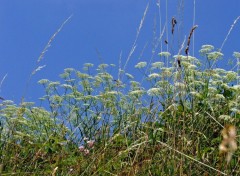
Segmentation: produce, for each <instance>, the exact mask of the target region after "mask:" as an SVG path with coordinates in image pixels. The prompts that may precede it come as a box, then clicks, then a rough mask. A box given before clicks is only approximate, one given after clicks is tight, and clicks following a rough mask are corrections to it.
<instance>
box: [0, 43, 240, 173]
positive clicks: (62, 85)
mask: <svg viewBox="0 0 240 176" xmlns="http://www.w3.org/2000/svg"><path fill="white" fill-rule="evenodd" d="M213 49H214V48H213V46H211V45H204V46H203V47H202V49H201V50H200V53H201V54H202V55H203V57H204V58H205V59H206V61H203V62H202V63H206V64H202V63H201V61H200V60H198V59H197V58H195V57H192V56H183V55H176V56H173V57H171V56H170V55H169V54H167V55H166V53H167V52H162V53H160V54H159V56H160V57H169V59H170V60H171V61H170V62H171V67H166V66H165V65H166V63H164V62H155V63H150V64H149V67H150V69H148V67H146V66H147V62H140V63H138V64H136V66H135V68H136V69H138V70H139V71H140V72H142V73H145V74H147V75H146V76H145V77H144V79H143V82H138V81H136V80H137V78H136V79H134V76H133V75H131V74H129V73H124V72H123V71H122V74H125V76H124V77H121V78H122V79H121V80H120V79H114V76H113V75H112V74H110V73H109V72H108V70H110V69H109V68H111V67H114V65H107V64H101V65H99V66H98V67H97V69H96V71H94V69H93V64H90V63H87V64H85V65H84V69H83V71H78V70H75V69H73V68H66V69H65V70H64V72H63V73H62V74H61V75H60V77H61V82H52V81H49V80H47V79H43V80H40V81H39V83H40V84H41V85H42V86H43V87H44V89H45V95H44V96H43V97H42V98H40V100H41V101H42V102H43V103H44V102H46V103H48V106H45V107H47V109H46V108H45V109H44V108H43V107H34V103H31V102H23V103H21V104H20V105H19V106H18V105H15V104H14V103H13V102H12V101H9V100H6V101H3V102H2V103H1V104H0V146H1V148H0V173H1V174H2V175H11V174H17V175H50V174H52V175H184V174H185V175H199V174H204V175H217V174H230V175H239V174H240V168H239V166H238V158H239V157H238V156H239V150H237V151H236V152H235V153H234V154H233V157H232V158H231V161H225V158H224V156H223V155H220V154H219V145H220V143H221V141H222V138H221V130H222V129H223V128H224V126H225V125H228V124H231V125H234V126H235V127H238V126H239V117H240V115H239V113H240V106H239V101H240V98H239V97H240V96H239V95H240V86H239V85H238V84H237V82H238V79H239V76H238V74H237V72H234V71H226V70H224V69H220V68H217V67H216V65H215V63H216V61H217V60H218V59H220V58H221V57H223V54H222V53H220V52H218V51H212V50H213ZM164 53H165V54H164ZM235 55H236V53H235ZM160 59H161V58H160ZM177 60H178V61H180V62H181V67H179V65H178V64H177ZM237 140H238V139H237Z"/></svg>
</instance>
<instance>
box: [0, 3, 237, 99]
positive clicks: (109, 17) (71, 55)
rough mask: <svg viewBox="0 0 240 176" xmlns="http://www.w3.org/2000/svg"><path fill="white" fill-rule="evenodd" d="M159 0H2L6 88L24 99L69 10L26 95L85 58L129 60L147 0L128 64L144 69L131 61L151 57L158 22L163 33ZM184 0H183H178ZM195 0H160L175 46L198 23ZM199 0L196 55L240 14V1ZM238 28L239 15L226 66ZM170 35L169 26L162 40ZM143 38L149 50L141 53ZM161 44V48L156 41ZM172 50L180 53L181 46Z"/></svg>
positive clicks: (1, 70)
mask: <svg viewBox="0 0 240 176" xmlns="http://www.w3.org/2000/svg"><path fill="white" fill-rule="evenodd" d="M157 2H159V0H151V1H148V0H121V1H120V0H21V1H20V0H11V1H10V0H0V62H1V65H0V79H1V80H2V78H3V77H4V75H6V74H7V77H6V79H5V80H4V82H3V84H2V87H1V92H0V96H2V97H4V98H5V99H11V100H14V101H15V102H20V99H21V97H22V96H23V93H24V90H25V88H26V83H27V81H28V78H29V75H30V74H31V72H32V70H33V69H34V68H36V61H37V59H38V57H39V55H40V53H41V52H42V50H43V49H44V47H45V46H46V44H47V42H48V40H49V39H50V38H51V36H52V35H53V34H54V33H55V32H56V30H57V29H58V28H59V27H60V25H61V24H62V23H63V21H64V20H66V19H67V18H68V17H69V16H70V15H71V14H73V17H72V18H71V19H70V20H69V21H68V23H67V24H66V25H65V26H64V28H63V29H62V31H61V32H60V33H58V35H57V36H56V37H55V39H54V41H53V42H52V43H51V47H50V48H49V49H48V52H47V53H46V54H45V55H44V58H43V60H42V61H41V63H40V65H46V67H45V68H44V69H42V70H41V71H40V72H38V73H37V74H36V75H34V76H33V77H32V79H31V82H30V86H29V89H28V91H27V94H26V95H25V96H26V100H28V101H37V99H38V98H39V97H41V96H42V95H44V90H43V88H42V87H41V86H40V85H38V84H37V81H38V80H40V79H42V78H48V79H49V80H53V81H55V80H59V77H58V75H59V74H60V73H62V72H63V69H64V68H68V67H73V68H76V69H81V68H82V66H83V64H84V63H86V62H90V63H93V64H95V65H98V64H100V63H101V62H102V61H103V62H104V63H108V64H110V63H114V64H116V65H118V60H119V56H120V53H121V52H122V59H123V61H122V62H123V63H125V61H126V58H127V56H128V53H129V52H130V49H131V47H132V45H133V42H134V40H135V36H136V31H137V29H138V26H139V24H140V20H141V18H142V16H143V13H144V10H145V8H146V6H147V4H148V3H149V9H148V13H147V15H146V18H145V21H144V25H143V27H142V30H141V33H140V35H139V38H138V41H137V48H136V51H135V53H134V54H133V55H132V57H131V60H130V62H129V64H128V66H127V72H129V73H133V74H138V73H137V72H136V71H135V70H134V69H132V68H133V66H134V65H135V64H136V63H138V62H139V61H148V60H149V59H150V57H151V49H152V48H151V47H152V42H153V38H154V34H153V33H154V22H156V30H155V31H156V35H157V37H159V33H160V31H159V29H160V24H159V21H160V18H159V14H158V12H159V11H158V10H159V9H158V7H157ZM166 2H167V4H166ZM181 2H182V3H183V6H182V7H179V4H181ZM193 2H194V0H185V1H184V0H160V8H161V20H162V27H163V26H164V24H165V23H166V14H167V18H168V21H167V23H166V24H167V26H168V40H169V41H173V42H174V43H173V44H172V45H173V46H177V45H178V43H182V42H183V39H184V37H185V36H186V37H187V36H188V34H189V31H190V29H191V27H192V26H193V7H194V6H193V5H194V3H193ZM166 5H167V6H166ZM195 5H196V6H195V10H196V11H195V12H196V13H195V15H196V16H195V24H196V25H198V28H197V29H196V31H195V36H194V37H195V40H194V46H195V50H194V53H195V55H197V53H198V50H199V49H200V46H201V45H203V44H212V45H214V46H215V48H220V47H221V44H222V42H223V41H224V38H225V37H226V35H227V33H228V31H229V29H230V27H231V25H232V23H233V21H234V20H235V19H236V18H237V17H238V16H239V15H240V14H239V8H240V1H239V0H230V1H219V0H195ZM166 7H167V8H166ZM166 9H167V13H166ZM173 16H174V17H175V18H176V19H177V21H178V22H179V23H178V25H179V26H180V24H182V25H181V27H180V29H181V30H180V31H176V34H175V35H174V37H173V36H172V35H171V18H172V17H173ZM181 19H182V20H181ZM239 29H240V24H238V23H237V24H236V25H235V27H234V29H233V30H232V32H231V35H230V36H229V38H228V40H227V42H226V44H225V45H224V48H223V50H222V51H223V53H224V60H223V61H222V63H221V64H220V65H219V66H221V67H226V63H227V60H228V59H229V58H232V52H233V51H240V45H239ZM166 38H167V36H166V32H165V33H164V35H163V40H164V39H166ZM145 45H147V47H146V50H144V53H143V55H141V52H142V50H143V48H144V46H145ZM192 49H193V48H192V47H191V48H190V54H192V53H193V51H192ZM163 50H166V47H163ZM159 51H160V48H158V49H157V52H159ZM173 52H175V54H176V52H177V47H175V49H173ZM99 55H101V58H102V61H101V59H99ZM140 56H141V57H140ZM158 59H159V58H158V57H157V56H155V57H154V61H157V60H158Z"/></svg>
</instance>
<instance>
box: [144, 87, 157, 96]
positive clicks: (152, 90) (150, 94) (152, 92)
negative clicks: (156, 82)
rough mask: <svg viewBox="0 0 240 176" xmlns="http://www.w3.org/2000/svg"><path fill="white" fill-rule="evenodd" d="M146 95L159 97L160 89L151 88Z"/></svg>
mask: <svg viewBox="0 0 240 176" xmlns="http://www.w3.org/2000/svg"><path fill="white" fill-rule="evenodd" d="M147 94H148V95H149V96H154V95H159V94H160V89H159V88H151V89H149V90H148V91H147Z"/></svg>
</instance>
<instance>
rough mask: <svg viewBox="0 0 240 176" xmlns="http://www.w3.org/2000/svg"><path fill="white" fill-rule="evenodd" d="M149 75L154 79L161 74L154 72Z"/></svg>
mask: <svg viewBox="0 0 240 176" xmlns="http://www.w3.org/2000/svg"><path fill="white" fill-rule="evenodd" d="M148 77H149V78H150V79H154V78H159V77H160V75H159V74H157V73H152V74H150V75H148Z"/></svg>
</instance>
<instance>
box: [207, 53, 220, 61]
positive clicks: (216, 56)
mask: <svg viewBox="0 0 240 176" xmlns="http://www.w3.org/2000/svg"><path fill="white" fill-rule="evenodd" d="M207 56H208V59H209V60H217V59H220V58H222V57H223V54H222V53H220V52H218V51H214V52H211V53H208V55H207Z"/></svg>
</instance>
